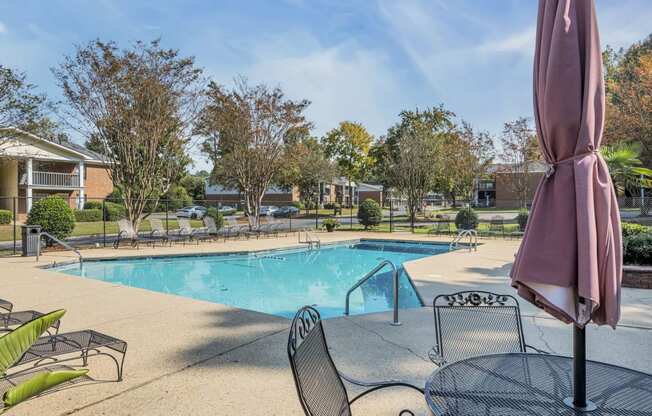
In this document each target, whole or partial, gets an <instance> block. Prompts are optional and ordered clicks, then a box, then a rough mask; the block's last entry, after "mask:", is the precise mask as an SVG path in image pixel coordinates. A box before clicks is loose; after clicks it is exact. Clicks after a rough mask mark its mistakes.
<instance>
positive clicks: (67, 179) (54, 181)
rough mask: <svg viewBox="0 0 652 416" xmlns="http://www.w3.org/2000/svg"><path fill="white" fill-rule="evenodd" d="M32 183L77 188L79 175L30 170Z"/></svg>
mask: <svg viewBox="0 0 652 416" xmlns="http://www.w3.org/2000/svg"><path fill="white" fill-rule="evenodd" d="M24 185H26V183H24ZM32 185H34V186H50V187H53V188H78V187H79V175H78V174H75V173H59V172H38V171H35V172H32Z"/></svg>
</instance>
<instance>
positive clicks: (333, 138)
mask: <svg viewBox="0 0 652 416" xmlns="http://www.w3.org/2000/svg"><path fill="white" fill-rule="evenodd" d="M372 142H373V136H372V135H371V134H369V132H367V130H366V129H365V128H364V126H363V125H362V124H360V123H354V122H352V121H343V122H341V123H340V125H339V126H338V127H337V128H335V129H332V130H330V131H329V132H328V133H326V135H325V136H324V137H323V138H322V144H323V146H324V152H325V153H326V156H327V157H328V158H330V159H331V160H333V161H334V162H335V163H336V164H337V167H338V169H339V171H340V174H341V175H343V176H345V177H346V178H347V179H348V182H349V201H350V203H351V204H353V190H352V187H351V182H352V180H353V179H360V177H361V176H362V175H363V174H364V172H365V170H366V169H368V167H369V147H370V146H371V143H372Z"/></svg>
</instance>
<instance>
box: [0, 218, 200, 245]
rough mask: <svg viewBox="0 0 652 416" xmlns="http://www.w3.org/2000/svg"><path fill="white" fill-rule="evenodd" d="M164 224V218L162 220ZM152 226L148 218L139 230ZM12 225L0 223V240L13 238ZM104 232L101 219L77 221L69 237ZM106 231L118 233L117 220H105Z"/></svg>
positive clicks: (196, 224) (171, 223) (173, 227)
mask: <svg viewBox="0 0 652 416" xmlns="http://www.w3.org/2000/svg"><path fill="white" fill-rule="evenodd" d="M163 223H164V224H165V220H164V221H163ZM168 224H169V228H170V230H176V229H178V228H179V224H178V223H177V221H176V220H169V221H168ZM190 224H191V225H192V226H193V227H203V226H204V224H203V222H202V221H201V220H190ZM151 230H152V227H151V226H150V224H149V221H148V220H144V221H143V222H142V223H141V225H140V230H139V231H145V232H147V231H151ZM13 231H14V227H13V225H0V241H11V240H13ZM16 233H17V234H18V238H19V239H20V226H16ZM103 233H104V223H103V222H102V221H95V222H77V223H76V224H75V229H74V230H73V231H72V234H71V235H70V236H71V237H76V236H92V235H102V234H103ZM106 233H107V234H117V233H118V223H117V222H106Z"/></svg>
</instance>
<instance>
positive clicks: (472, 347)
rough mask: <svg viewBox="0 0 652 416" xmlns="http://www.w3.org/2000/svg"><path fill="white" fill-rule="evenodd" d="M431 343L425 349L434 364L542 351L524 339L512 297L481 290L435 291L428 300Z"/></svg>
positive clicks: (518, 313) (515, 303)
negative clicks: (431, 319)
mask: <svg viewBox="0 0 652 416" xmlns="http://www.w3.org/2000/svg"><path fill="white" fill-rule="evenodd" d="M432 306H433V309H434V315H435V346H434V347H433V348H432V349H431V350H430V351H429V352H428V357H429V358H430V360H431V361H432V362H433V363H435V364H436V365H438V366H442V365H444V364H446V363H451V362H455V361H458V360H462V359H465V358H470V357H475V356H478V355H487V354H497V353H507V352H526V350H527V349H532V350H534V351H536V352H540V353H546V352H545V351H542V350H539V349H537V348H534V347H532V346H530V345H527V344H526V343H525V337H524V335H523V324H522V322H521V311H520V308H519V304H518V301H517V300H516V298H514V297H513V296H510V295H500V294H496V293H491V292H484V291H464V292H457V293H453V294H450V295H439V296H437V297H435V299H434V300H433V303H432Z"/></svg>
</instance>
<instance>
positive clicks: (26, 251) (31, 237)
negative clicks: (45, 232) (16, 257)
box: [21, 225, 41, 257]
mask: <svg viewBox="0 0 652 416" xmlns="http://www.w3.org/2000/svg"><path fill="white" fill-rule="evenodd" d="M21 229H22V230H21V232H22V235H21V241H22V245H23V257H24V256H36V253H37V251H38V249H39V246H38V245H39V244H40V243H41V241H40V238H39V236H40V235H41V226H40V225H21Z"/></svg>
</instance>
